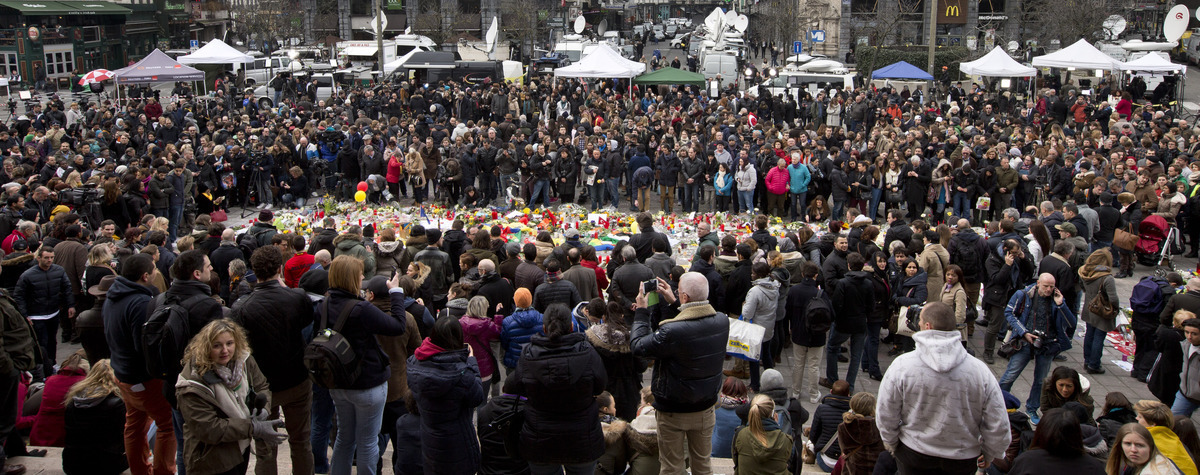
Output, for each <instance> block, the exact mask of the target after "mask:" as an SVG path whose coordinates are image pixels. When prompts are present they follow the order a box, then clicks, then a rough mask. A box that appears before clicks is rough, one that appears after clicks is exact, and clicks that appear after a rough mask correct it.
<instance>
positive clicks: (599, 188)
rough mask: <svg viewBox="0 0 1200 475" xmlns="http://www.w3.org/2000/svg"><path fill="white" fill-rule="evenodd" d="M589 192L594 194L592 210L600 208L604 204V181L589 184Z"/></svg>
mask: <svg viewBox="0 0 1200 475" xmlns="http://www.w3.org/2000/svg"><path fill="white" fill-rule="evenodd" d="M588 193H591V195H592V196H591V199H592V211H596V210H599V209H600V207H601V206H604V183H596V184H593V185H592V186H589V187H588Z"/></svg>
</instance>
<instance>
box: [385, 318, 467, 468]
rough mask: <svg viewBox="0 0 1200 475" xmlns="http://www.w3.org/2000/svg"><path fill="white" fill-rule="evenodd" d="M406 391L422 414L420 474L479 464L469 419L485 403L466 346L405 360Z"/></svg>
mask: <svg viewBox="0 0 1200 475" xmlns="http://www.w3.org/2000/svg"><path fill="white" fill-rule="evenodd" d="M367 306H368V307H373V306H370V305H367ZM408 387H409V389H411V390H412V395H413V399H414V400H415V401H416V403H417V408H419V409H420V413H421V451H422V453H423V454H424V462H425V465H424V469H425V472H427V473H475V471H476V470H478V469H479V465H480V460H479V440H478V438H477V437H476V436H475V426H473V425H471V415H472V413H473V412H474V410H475V408H476V407H479V405H480V404H482V403H483V402H484V401H486V400H487V393H486V392H484V390H483V384H482V383H481V382H480V381H479V364H478V363H476V361H475V357H474V356H468V355H467V349H466V348H462V349H457V350H448V351H443V352H441V353H437V354H434V355H433V356H430V357H429V358H428V359H420V358H418V357H417V356H416V355H414V356H410V357H409V358H408Z"/></svg>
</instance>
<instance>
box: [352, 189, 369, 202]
mask: <svg viewBox="0 0 1200 475" xmlns="http://www.w3.org/2000/svg"><path fill="white" fill-rule="evenodd" d="M366 200H367V193H366V192H363V191H356V192H354V201H357V202H359V203H362V202H363V201H366Z"/></svg>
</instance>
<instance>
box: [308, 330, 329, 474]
mask: <svg viewBox="0 0 1200 475" xmlns="http://www.w3.org/2000/svg"><path fill="white" fill-rule="evenodd" d="M305 341H308V338H305ZM309 419H310V421H311V422H312V436H311V437H310V438H309V440H310V441H312V453H313V467H315V468H316V473H329V432H330V429H332V428H333V399H332V398H330V397H329V390H328V389H325V388H323V387H320V386H317V385H315V384H314V385H313V407H312V415H311V416H310V417H309Z"/></svg>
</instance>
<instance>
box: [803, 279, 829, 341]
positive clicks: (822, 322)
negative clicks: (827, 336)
mask: <svg viewBox="0 0 1200 475" xmlns="http://www.w3.org/2000/svg"><path fill="white" fill-rule="evenodd" d="M804 317H805V319H806V320H807V322H808V331H810V332H813V333H825V332H827V331H829V329H830V328H831V327H833V302H830V300H829V297H828V296H826V295H825V291H824V290H822V289H817V295H814V296H813V298H812V300H810V301H809V302H808V308H807V309H805V311H804Z"/></svg>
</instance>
